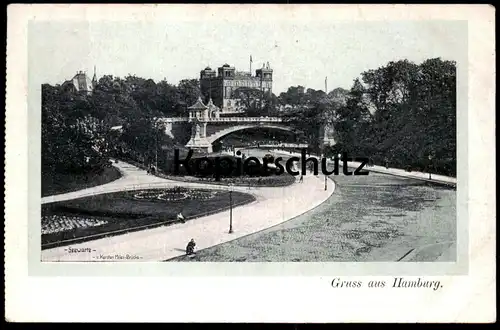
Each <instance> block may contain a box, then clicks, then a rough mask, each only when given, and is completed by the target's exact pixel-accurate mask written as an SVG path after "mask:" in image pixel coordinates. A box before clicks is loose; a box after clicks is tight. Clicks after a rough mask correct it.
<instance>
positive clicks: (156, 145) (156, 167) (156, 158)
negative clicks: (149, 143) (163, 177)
mask: <svg viewBox="0 0 500 330" xmlns="http://www.w3.org/2000/svg"><path fill="white" fill-rule="evenodd" d="M155 133H156V134H155V136H156V144H155V174H156V175H158V131H156V132H155Z"/></svg>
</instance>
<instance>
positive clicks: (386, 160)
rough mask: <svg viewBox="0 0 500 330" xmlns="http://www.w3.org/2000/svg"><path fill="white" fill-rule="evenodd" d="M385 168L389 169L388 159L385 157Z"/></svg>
mask: <svg viewBox="0 0 500 330" xmlns="http://www.w3.org/2000/svg"><path fill="white" fill-rule="evenodd" d="M385 168H386V169H389V158H387V157H385Z"/></svg>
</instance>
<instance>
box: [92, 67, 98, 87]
mask: <svg viewBox="0 0 500 330" xmlns="http://www.w3.org/2000/svg"><path fill="white" fill-rule="evenodd" d="M92 82H93V83H94V85H95V84H96V83H97V76H96V70H95V65H94V76H93V77H92Z"/></svg>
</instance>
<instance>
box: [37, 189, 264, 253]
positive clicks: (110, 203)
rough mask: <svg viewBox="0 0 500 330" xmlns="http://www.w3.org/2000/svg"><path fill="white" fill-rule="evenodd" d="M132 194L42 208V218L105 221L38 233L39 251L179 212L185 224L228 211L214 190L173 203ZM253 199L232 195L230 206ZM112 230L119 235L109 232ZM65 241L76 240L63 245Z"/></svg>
mask: <svg viewBox="0 0 500 330" xmlns="http://www.w3.org/2000/svg"><path fill="white" fill-rule="evenodd" d="M188 190H189V191H195V192H200V191H201V192H207V191H208V190H202V189H185V188H183V191H188ZM155 191H161V190H156V189H153V190H148V192H155ZM134 193H137V191H136V192H134V191H127V192H117V193H110V194H102V195H96V196H92V197H85V198H79V199H74V200H70V201H64V202H56V203H50V204H44V205H42V217H43V216H52V217H64V216H67V217H74V216H77V217H81V218H82V219H97V220H102V221H106V222H107V223H106V224H103V225H100V226H96V227H86V228H83V227H81V228H73V229H71V230H67V231H60V232H54V233H47V234H42V249H44V248H52V247H56V246H63V245H68V244H74V243H75V242H76V241H78V242H83V241H88V240H91V239H98V238H102V237H106V236H113V235H120V234H124V233H126V232H131V231H135V230H143V229H146V228H152V227H157V226H161V225H168V224H172V223H176V222H178V221H177V220H176V217H177V214H178V213H179V212H182V214H183V215H184V217H185V218H186V220H188V221H189V220H191V219H194V218H197V217H201V216H205V215H208V214H213V213H217V212H221V211H223V210H226V209H228V208H229V192H226V191H216V192H215V195H214V197H213V198H211V199H204V200H199V199H196V198H195V199H189V198H188V199H183V200H177V201H165V200H137V199H134V198H133V195H134ZM254 200H255V197H254V196H252V195H250V194H245V193H240V192H234V191H233V192H232V203H233V207H235V206H239V205H243V204H246V203H250V202H253V201H254ZM136 227H140V228H136ZM114 231H120V232H119V233H112V232H114ZM89 236H92V237H89ZM69 239H77V240H73V241H71V242H63V241H65V240H69Z"/></svg>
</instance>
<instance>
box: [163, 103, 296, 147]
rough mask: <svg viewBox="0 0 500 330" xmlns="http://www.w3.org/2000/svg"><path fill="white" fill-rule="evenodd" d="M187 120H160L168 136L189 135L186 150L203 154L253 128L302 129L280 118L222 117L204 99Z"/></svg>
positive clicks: (176, 138) (217, 109)
mask: <svg viewBox="0 0 500 330" xmlns="http://www.w3.org/2000/svg"><path fill="white" fill-rule="evenodd" d="M188 111H189V112H188V116H187V117H171V118H158V119H157V123H158V124H159V125H161V127H162V128H163V130H164V132H165V134H166V135H168V136H170V137H171V138H173V139H175V140H179V138H180V137H181V136H183V135H185V134H186V132H189V130H190V136H189V141H188V142H187V143H186V147H188V148H191V149H194V150H198V151H201V152H208V153H210V152H212V144H213V143H214V142H215V141H217V140H218V139H220V138H222V137H223V136H225V135H228V134H231V133H233V132H236V131H241V130H245V129H252V128H270V129H277V130H282V131H287V132H292V133H300V131H299V130H297V129H295V128H294V127H291V126H290V124H289V123H285V122H284V121H283V119H282V118H280V117H221V116H220V109H219V108H218V107H217V106H215V105H214V104H213V102H212V100H210V101H209V102H208V104H206V105H205V104H203V102H202V100H201V98H198V100H197V101H196V103H195V104H194V105H192V106H190V107H188Z"/></svg>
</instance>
